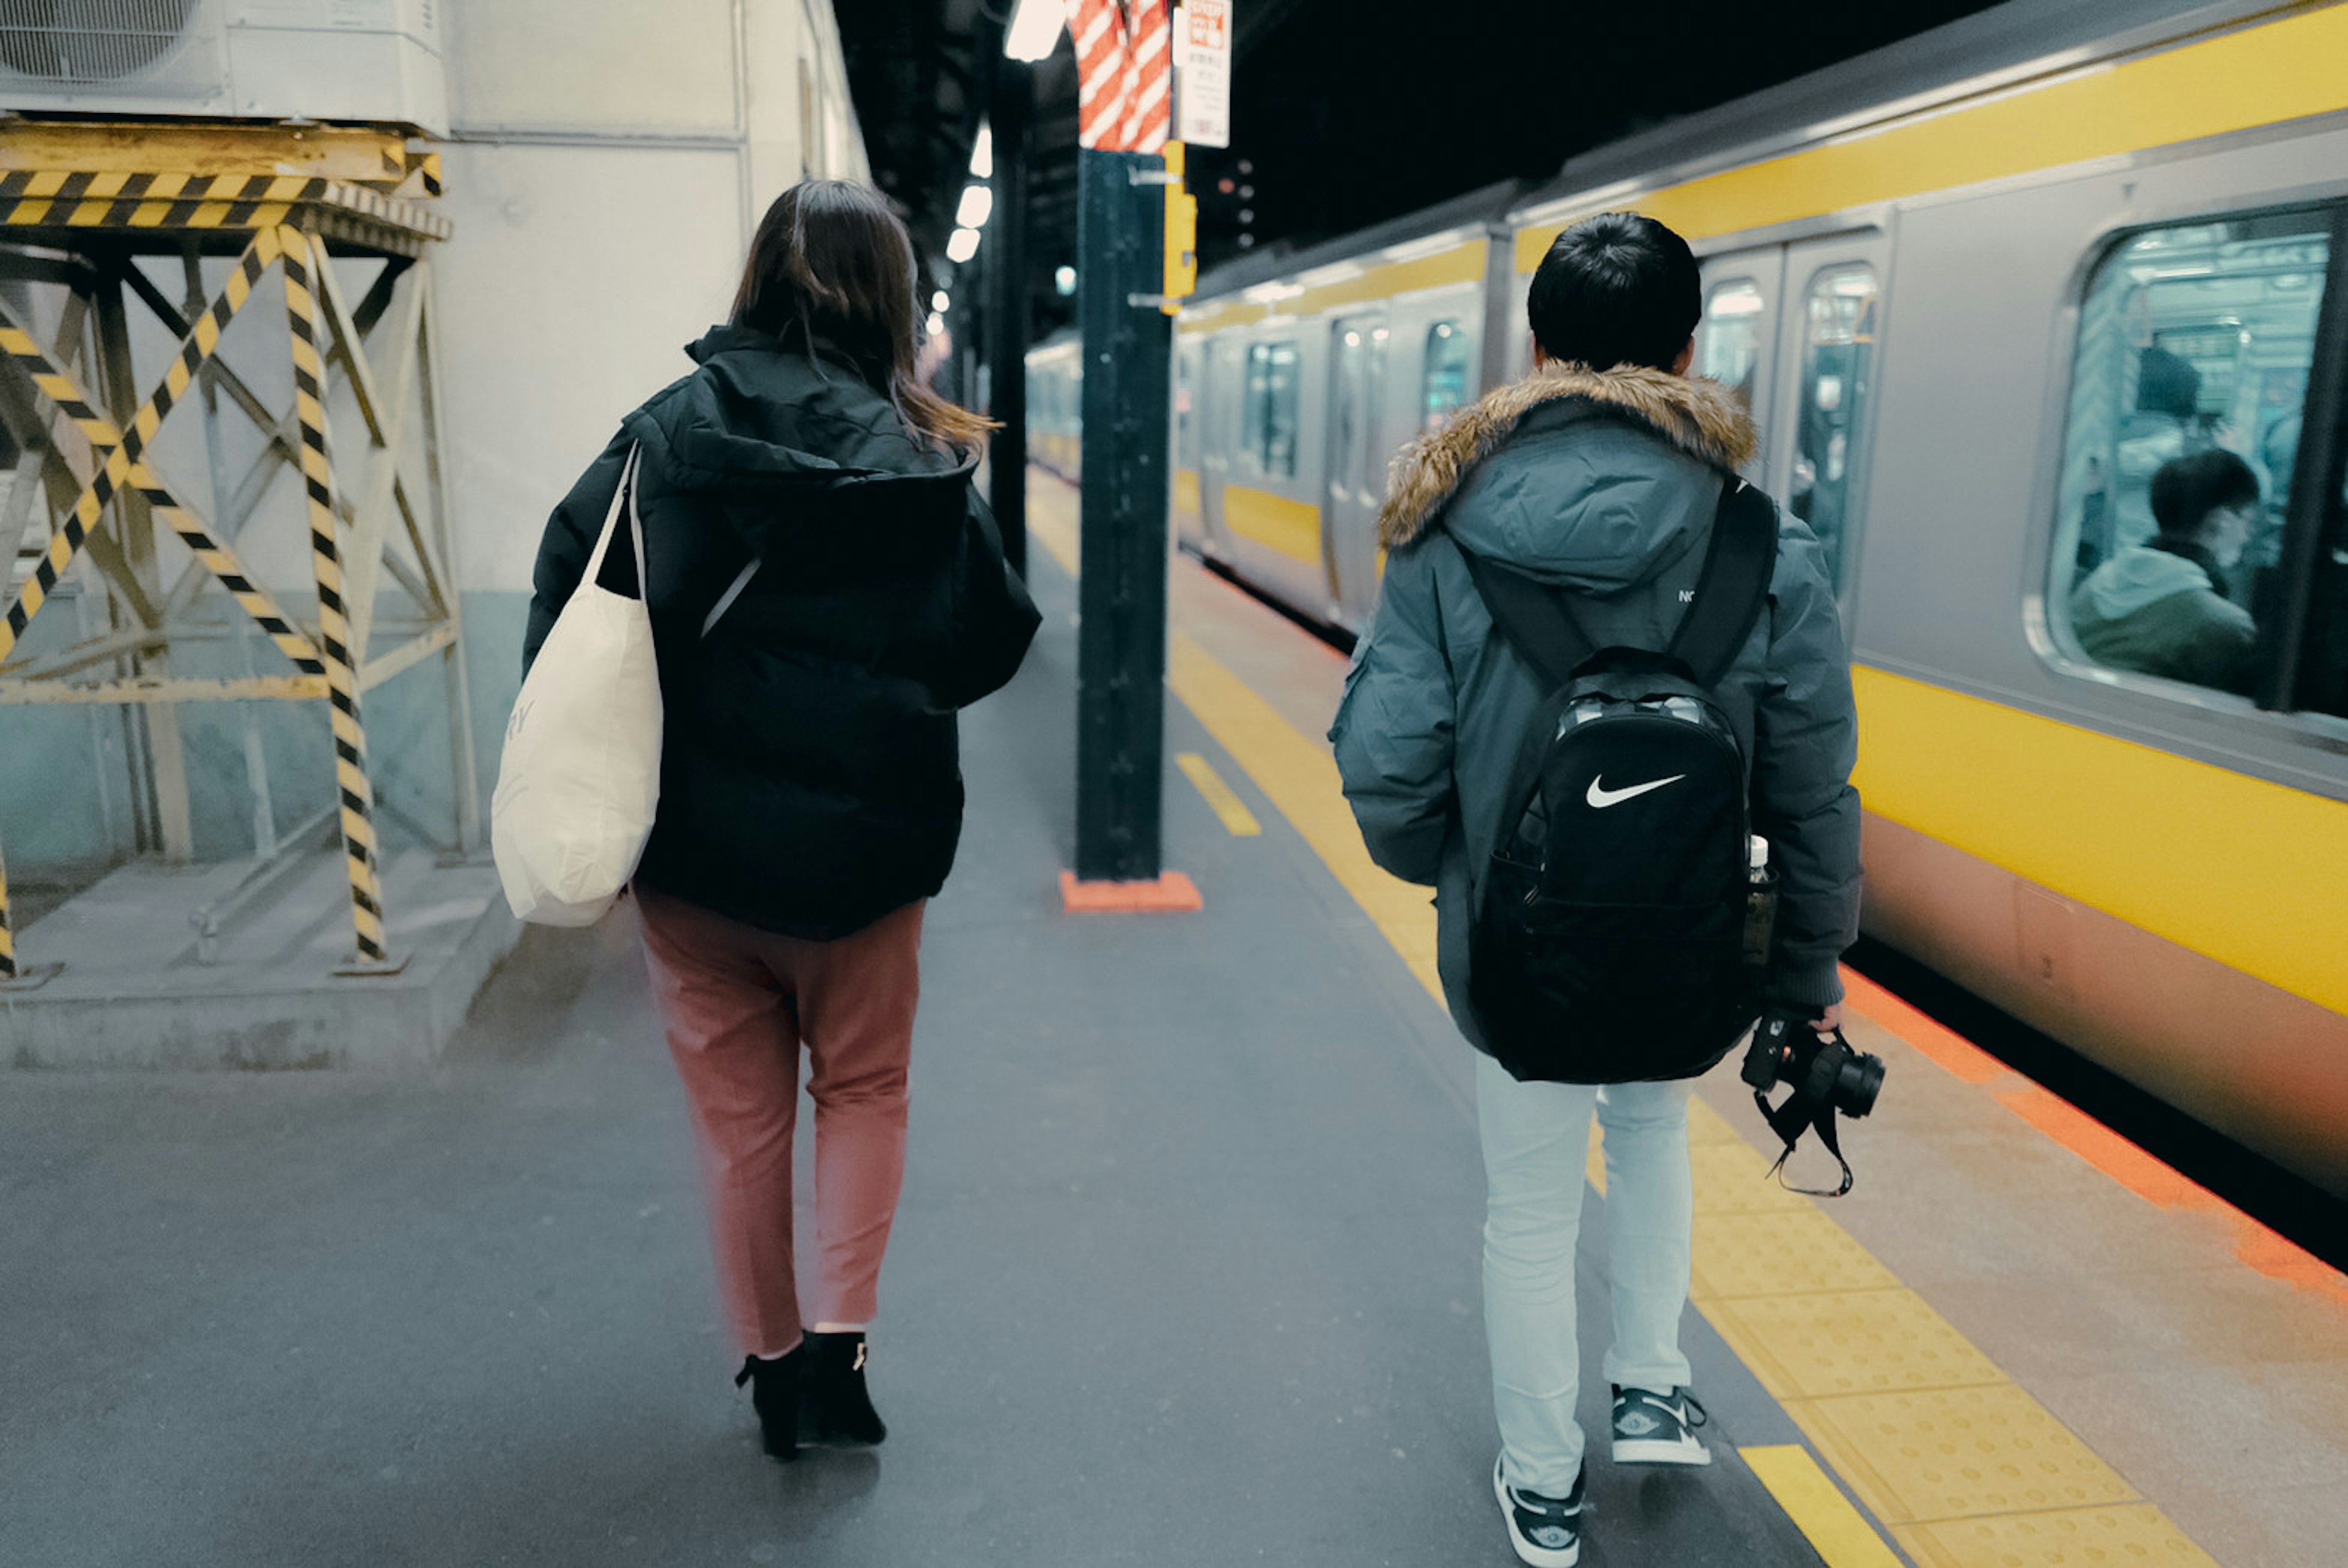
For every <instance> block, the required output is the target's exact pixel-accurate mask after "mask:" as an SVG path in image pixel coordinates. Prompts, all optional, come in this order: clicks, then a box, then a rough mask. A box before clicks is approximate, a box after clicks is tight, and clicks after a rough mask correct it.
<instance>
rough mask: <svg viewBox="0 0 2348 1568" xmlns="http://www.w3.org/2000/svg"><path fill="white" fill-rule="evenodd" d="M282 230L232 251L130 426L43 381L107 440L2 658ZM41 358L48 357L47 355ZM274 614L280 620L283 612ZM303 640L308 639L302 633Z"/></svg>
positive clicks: (4, 619)
mask: <svg viewBox="0 0 2348 1568" xmlns="http://www.w3.org/2000/svg"><path fill="white" fill-rule="evenodd" d="M286 233H295V234H297V235H298V231H293V230H276V229H264V230H263V231H261V232H260V233H258V234H255V235H254V236H253V237H252V244H251V245H249V246H247V247H246V248H245V251H244V254H243V255H242V257H240V258H238V261H237V265H236V268H235V270H234V271H233V272H230V273H229V276H228V282H227V284H226V286H225V287H223V288H222V289H221V293H220V297H219V298H218V299H216V300H214V301H213V302H211V309H209V310H207V311H205V312H204V313H203V314H201V315H200V316H198V317H197V318H196V322H195V326H194V329H193V330H192V331H191V332H190V333H189V334H188V336H187V338H186V339H185V340H184V341H183V342H182V343H180V352H179V354H177V355H176V356H174V357H173V359H172V361H171V364H170V369H169V370H167V371H166V372H165V373H164V376H163V384H162V385H160V386H159V387H157V388H156V389H155V394H154V395H153V396H151V397H149V399H148V400H147V402H146V404H145V405H144V406H142V407H141V408H140V409H139V412H138V413H137V414H136V415H133V416H132V418H131V421H130V427H129V429H128V430H124V431H121V432H117V431H116V430H115V428H114V426H113V425H112V424H110V423H108V421H107V420H106V419H105V418H104V417H103V416H102V415H99V414H98V411H97V410H96V409H95V408H92V407H91V406H90V405H89V404H88V402H87V401H85V400H84V399H83V398H82V397H81V396H80V395H79V393H78V392H77V391H76V390H75V389H73V388H72V387H71V386H70V385H66V386H59V387H57V389H56V390H57V392H59V393H66V394H67V397H66V398H64V399H58V398H57V397H56V396H55V395H54V394H51V393H50V389H49V388H47V387H44V388H43V389H42V390H43V393H44V395H50V396H51V400H52V401H54V402H57V405H58V406H59V407H60V408H62V409H64V410H65V413H66V417H67V418H68V419H71V420H73V421H74V422H75V424H77V425H79V426H80V427H81V429H82V433H83V434H84V435H85V436H88V437H89V438H90V441H91V444H92V445H93V446H102V447H104V448H106V459H105V462H104V463H103V464H102V465H101V466H99V468H98V473H97V475H96V476H95V477H93V478H92V479H91V480H90V482H89V485H88V487H87V488H85V489H84V490H83V491H82V493H81V495H80V497H78V498H77V500H76V501H75V502H74V505H73V507H72V508H71V509H70V510H68V511H67V513H66V516H65V520H64V522H63V523H62V524H60V525H59V527H58V528H57V532H56V533H55V534H54V535H52V536H51V537H50V538H49V548H48V549H47V550H46V552H44V553H43V555H42V557H41V559H40V561H39V562H38V564H36V566H35V567H34V569H33V575H32V576H31V577H29V578H27V579H26V580H25V586H24V589H23V590H22V591H21V592H20V593H18V595H17V596H16V600H15V603H13V604H11V605H9V606H8V610H7V613H6V614H5V616H0V659H5V658H6V657H7V656H8V654H9V653H10V652H11V651H13V650H14V649H15V646H16V642H17V640H18V639H19V638H21V637H23V636H24V634H25V628H26V626H27V625H28V624H30V623H31V621H32V619H33V617H34V616H35V615H36V614H37V613H39V611H40V608H41V606H42V605H43V604H44V603H45V602H46V600H47V599H48V596H49V594H50V592H51V591H52V590H54V589H56V587H57V579H58V578H60V577H61V576H63V575H64V574H65V571H66V569H67V568H68V567H70V566H71V565H73V561H74V557H75V556H77V555H78V554H79V553H80V552H81V548H82V544H83V542H84V541H85V540H86V539H88V537H89V531H90V530H91V529H92V528H96V527H97V526H98V518H99V516H100V515H101V514H102V513H103V512H104V511H105V510H106V507H107V505H108V502H110V501H112V500H113V499H114V497H115V496H116V494H117V493H118V492H119V491H120V490H122V489H123V488H124V487H126V486H128V485H129V484H130V483H131V470H132V469H133V468H134V467H136V468H138V469H139V470H140V472H141V473H142V474H144V473H145V466H144V465H143V464H141V463H140V462H139V458H140V456H141V455H142V454H143V453H144V452H145V450H146V447H147V444H148V443H149V441H152V440H153V439H154V438H155V432H156V431H157V430H158V429H160V427H161V425H162V423H163V416H164V415H167V414H169V413H170V411H171V408H172V405H174V404H175V403H176V402H178V400H179V398H180V395H182V394H184V393H185V392H186V391H187V390H188V386H189V384H190V383H191V382H192V381H193V380H194V379H195V375H196V372H197V371H199V370H201V368H202V367H203V364H204V362H205V361H206V360H208V359H210V358H211V356H212V354H214V352H216V351H217V350H218V349H219V347H220V339H221V332H222V331H223V330H224V329H225V328H226V327H227V326H228V323H230V322H231V321H232V320H233V319H235V316H236V313H237V312H238V311H239V310H241V309H242V308H243V306H244V302H245V301H246V300H247V299H249V298H251V297H252V286H253V284H254V283H256V282H259V281H260V279H261V275H262V273H263V272H266V271H267V270H268V268H269V265H270V263H271V262H273V261H276V260H277V258H278V254H279V251H280V246H281V239H280V236H281V235H282V234H286ZM12 330H14V329H13V328H12ZM25 341H26V344H27V345H30V346H33V347H34V348H35V350H36V353H37V345H35V344H32V343H31V339H30V338H29V337H27V338H26V340H25ZM12 352H13V350H12ZM43 363H44V364H46V357H44V361H43ZM28 368H29V367H28ZM101 433H102V434H101ZM146 477H147V478H148V479H149V481H150V482H151V480H152V477H153V476H152V475H147V476H146ZM158 488H160V487H158ZM174 509H175V510H176V509H177V508H176V507H175V508H174ZM238 575H239V576H240V577H242V575H243V574H242V572H241V571H240V572H239V573H238ZM277 619H278V620H280V621H283V616H279V617H278V618H277ZM287 630H288V631H289V632H291V631H292V630H293V628H292V627H291V626H290V625H288V626H287ZM306 641H307V640H306V639H304V642H305V644H306ZM279 646H280V647H283V646H284V644H283V643H282V642H281V643H280V644H279ZM304 651H305V652H307V653H311V656H312V657H314V652H313V651H310V650H308V649H306V647H305V649H304ZM289 652H290V650H289Z"/></svg>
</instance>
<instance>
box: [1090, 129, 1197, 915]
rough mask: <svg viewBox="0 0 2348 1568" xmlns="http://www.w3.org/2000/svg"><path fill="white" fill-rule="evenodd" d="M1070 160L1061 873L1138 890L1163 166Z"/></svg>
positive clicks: (1157, 493)
mask: <svg viewBox="0 0 2348 1568" xmlns="http://www.w3.org/2000/svg"><path fill="white" fill-rule="evenodd" d="M1077 159H1078V173H1077V186H1078V190H1077V201H1078V207H1077V222H1076V255H1077V268H1076V275H1077V277H1078V278H1079V279H1080V280H1081V282H1080V284H1079V288H1080V293H1079V297H1078V300H1077V306H1078V309H1077V319H1078V320H1079V321H1080V322H1081V323H1082V324H1083V329H1084V401H1083V413H1084V432H1085V435H1084V470H1083V476H1084V483H1083V495H1082V504H1083V508H1084V512H1083V534H1082V538H1081V541H1080V546H1081V549H1082V552H1083V574H1082V582H1081V583H1080V585H1079V589H1078V596H1077V606H1078V609H1079V610H1080V611H1081V612H1082V616H1083V620H1082V622H1081V624H1080V626H1079V628H1078V630H1077V640H1076V876H1077V877H1078V878H1079V879H1081V880H1084V881H1087V882H1092V881H1120V882H1127V881H1147V880H1153V879H1155V878H1156V877H1157V876H1158V875H1159V870H1160V863H1159V807H1160V804H1161V803H1160V799H1159V784H1160V782H1161V774H1162V769H1163V762H1164V756H1165V746H1166V735H1165V725H1166V486H1167V470H1166V460H1167V451H1166V446H1167V432H1168V425H1169V410H1168V405H1167V399H1168V392H1169V382H1170V379H1171V377H1170V367H1171V366H1170V361H1171V354H1172V351H1173V322H1172V320H1171V318H1169V316H1167V315H1166V314H1165V313H1163V312H1162V311H1160V310H1159V308H1158V304H1157V299H1158V293H1159V289H1160V288H1161V287H1162V286H1163V283H1164V278H1165V258H1164V251H1163V246H1164V238H1163V228H1164V223H1165V200H1166V197H1165V186H1164V184H1163V182H1162V173H1163V170H1164V169H1165V162H1164V160H1163V159H1159V158H1158V157H1157V156H1155V155H1154V154H1147V153H1130V152H1094V151H1089V150H1087V151H1084V152H1080V153H1078V154H1077Z"/></svg>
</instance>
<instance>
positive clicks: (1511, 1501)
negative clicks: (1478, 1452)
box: [1492, 1460, 1583, 1568]
mask: <svg viewBox="0 0 2348 1568" xmlns="http://www.w3.org/2000/svg"><path fill="white" fill-rule="evenodd" d="M1582 1480H1583V1472H1577V1473H1576V1474H1575V1476H1574V1478H1573V1491H1571V1492H1570V1494H1568V1495H1567V1496H1564V1497H1543V1496H1542V1495H1541V1494H1540V1492H1537V1491H1525V1490H1524V1489H1523V1488H1522V1487H1517V1486H1510V1485H1509V1478H1508V1477H1507V1476H1506V1475H1505V1474H1503V1473H1502V1472H1501V1470H1500V1461H1499V1460H1493V1461H1492V1494H1493V1495H1494V1496H1495V1497H1498V1499H1499V1500H1500V1517H1501V1518H1502V1519H1505V1520H1507V1521H1508V1522H1509V1545H1511V1546H1513V1547H1515V1548H1516V1549H1517V1556H1518V1557H1519V1559H1520V1560H1521V1561H1523V1562H1526V1563H1531V1564H1532V1565H1533V1568H1573V1565H1574V1564H1575V1563H1579V1562H1581V1482H1582Z"/></svg>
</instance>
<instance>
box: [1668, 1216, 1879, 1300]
mask: <svg viewBox="0 0 2348 1568" xmlns="http://www.w3.org/2000/svg"><path fill="white" fill-rule="evenodd" d="M1899 1283H1900V1282H1899V1280H1897V1279H1895V1278H1894V1277H1892V1274H1891V1271H1890V1269H1888V1268H1886V1267H1884V1266H1882V1265H1881V1264H1879V1263H1878V1262H1876V1261H1875V1257H1874V1255H1872V1254H1870V1253H1869V1251H1868V1250H1867V1249H1866V1248H1865V1247H1863V1246H1861V1245H1859V1244H1858V1243H1857V1242H1855V1241H1853V1240H1851V1239H1850V1236H1849V1234H1848V1233H1846V1232H1845V1231H1844V1230H1843V1228H1842V1227H1841V1226H1840V1225H1837V1224H1835V1223H1834V1221H1832V1220H1830V1219H1828V1217H1827V1216H1826V1215H1824V1214H1820V1213H1818V1211H1817V1210H1816V1209H1789V1210H1784V1211H1780V1212H1776V1213H1763V1214H1721V1213H1718V1212H1716V1211H1714V1212H1707V1213H1704V1214H1698V1215H1697V1216H1696V1222H1695V1277H1694V1285H1693V1287H1692V1294H1693V1295H1694V1297H1695V1299H1696V1300H1698V1301H1704V1300H1706V1299H1713V1298H1735V1297H1737V1296H1815V1295H1817V1294H1818V1293H1819V1292H1821V1291H1830V1290H1882V1289H1888V1288H1891V1287H1894V1286H1898V1285H1899Z"/></svg>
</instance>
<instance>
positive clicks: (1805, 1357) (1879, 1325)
mask: <svg viewBox="0 0 2348 1568" xmlns="http://www.w3.org/2000/svg"><path fill="white" fill-rule="evenodd" d="M1828 1223H1829V1224H1831V1223H1832V1222H1831V1221H1829V1222H1828ZM1851 1245H1853V1246H1857V1245H1859V1244H1858V1243H1856V1242H1853V1243H1852V1244H1851ZM1697 1306H1698V1307H1701V1308H1702V1310H1703V1312H1704V1316H1705V1317H1709V1318H1711V1319H1712V1324H1713V1327H1715V1328H1717V1329H1719V1330H1720V1337H1722V1338H1724V1339H1725V1340H1727V1341H1728V1343H1729V1345H1730V1346H1731V1348H1734V1349H1735V1351H1736V1353H1737V1355H1738V1356H1740V1357H1742V1358H1744V1360H1745V1363H1746V1365H1747V1366H1749V1367H1751V1368H1753V1373H1754V1376H1756V1377H1757V1378H1760V1379H1761V1384H1762V1387H1764V1388H1766V1389H1768V1390H1769V1391H1770V1392H1771V1393H1772V1394H1775V1395H1776V1396H1777V1398H1778V1399H1824V1398H1827V1397H1828V1396H1831V1395H1837V1394H1873V1393H1888V1392H1890V1391H1892V1390H1895V1389H1962V1388H1965V1387H1968V1386H1971V1385H1977V1384H1982V1383H1993V1382H1996V1381H1998V1380H1999V1379H2000V1378H2002V1377H2003V1373H2001V1372H2000V1371H1999V1370H1998V1369H1997V1367H1996V1365H1995V1364H1994V1363H1993V1362H1992V1361H1991V1360H1990V1358H1988V1357H1986V1356H1984V1355H1982V1353H1981V1352H1980V1351H1979V1350H1976V1349H1974V1348H1973V1347H1972V1343H1971V1342H1970V1341H1969V1340H1967V1339H1966V1338H1965V1337H1964V1336H1963V1335H1962V1334H1960V1333H1958V1332H1957V1331H1956V1330H1955V1329H1954V1328H1952V1327H1950V1326H1949V1322H1948V1320H1947V1319H1946V1318H1944V1317H1941V1315H1940V1314H1939V1313H1937V1312H1935V1311H1933V1310H1932V1309H1931V1307H1927V1306H1925V1305H1924V1301H1923V1298H1922V1297H1921V1296H1918V1295H1917V1294H1916V1293H1915V1292H1914V1291H1912V1290H1909V1289H1907V1288H1905V1287H1903V1286H1894V1287H1893V1288H1891V1289H1889V1290H1842V1291H1829V1292H1826V1293H1824V1294H1821V1295H1816V1296H1747V1297H1746V1298H1744V1299H1742V1300H1736V1301H1717V1300H1715V1301H1699V1302H1698V1303H1697Z"/></svg>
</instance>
